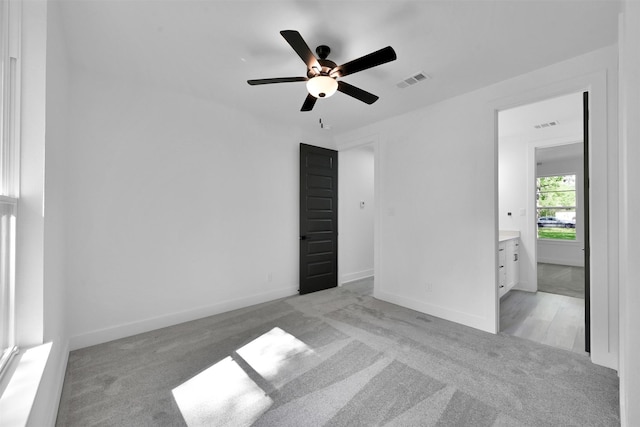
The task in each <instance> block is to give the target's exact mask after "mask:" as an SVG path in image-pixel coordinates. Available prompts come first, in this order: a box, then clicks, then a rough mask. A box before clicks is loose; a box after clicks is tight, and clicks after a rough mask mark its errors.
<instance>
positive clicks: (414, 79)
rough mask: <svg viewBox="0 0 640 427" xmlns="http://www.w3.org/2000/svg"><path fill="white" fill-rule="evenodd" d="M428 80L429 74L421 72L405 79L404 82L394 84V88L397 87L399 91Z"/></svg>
mask: <svg viewBox="0 0 640 427" xmlns="http://www.w3.org/2000/svg"><path fill="white" fill-rule="evenodd" d="M430 78H431V76H429V74H427V73H425V72H424V71H421V72H419V73H416V74H414V75H413V76H410V77H407V78H406V79H404V80H400V81H399V82H398V83H396V86H398V87H399V88H400V89H404V88H405V87H409V86H413V85H414V84H416V83H420V82H422V81H425V80H429V79H430Z"/></svg>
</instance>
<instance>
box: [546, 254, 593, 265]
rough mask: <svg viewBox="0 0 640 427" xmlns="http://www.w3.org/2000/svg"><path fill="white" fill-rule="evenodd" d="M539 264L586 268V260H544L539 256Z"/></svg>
mask: <svg viewBox="0 0 640 427" xmlns="http://www.w3.org/2000/svg"><path fill="white" fill-rule="evenodd" d="M538 262H541V263H544V264H558V265H570V266H572V267H584V259H580V260H576V259H571V258H548V259H547V258H543V257H540V256H538Z"/></svg>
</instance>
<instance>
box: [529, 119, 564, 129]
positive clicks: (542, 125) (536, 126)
mask: <svg viewBox="0 0 640 427" xmlns="http://www.w3.org/2000/svg"><path fill="white" fill-rule="evenodd" d="M559 123H560V122H559V121H557V120H556V121H553V122H547V123H540V124H539V125H535V126H534V128H536V129H544V128H548V127H551V126H556V125H558V124H559Z"/></svg>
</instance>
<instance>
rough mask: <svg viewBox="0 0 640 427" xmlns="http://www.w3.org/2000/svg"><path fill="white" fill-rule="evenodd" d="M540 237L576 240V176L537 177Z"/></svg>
mask: <svg viewBox="0 0 640 427" xmlns="http://www.w3.org/2000/svg"><path fill="white" fill-rule="evenodd" d="M536 187H537V191H536V207H537V218H538V238H539V239H557V240H576V176H575V175H557V176H543V177H539V178H537V179H536Z"/></svg>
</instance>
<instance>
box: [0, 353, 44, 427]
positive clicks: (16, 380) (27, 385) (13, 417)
mask: <svg viewBox="0 0 640 427" xmlns="http://www.w3.org/2000/svg"><path fill="white" fill-rule="evenodd" d="M51 345H52V343H46V344H42V345H39V346H37V347H32V348H28V349H26V350H24V349H21V350H20V353H19V354H18V355H16V356H15V357H14V359H13V361H12V362H11V367H10V368H9V372H7V373H6V374H5V378H3V381H2V388H1V390H2V396H0V425H2V426H26V425H27V421H28V420H29V413H30V412H31V408H32V407H33V403H34V402H35V399H36V393H37V392H38V386H39V385H40V381H41V380H42V375H43V374H44V368H45V366H47V360H48V359H49V354H50V352H51Z"/></svg>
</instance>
